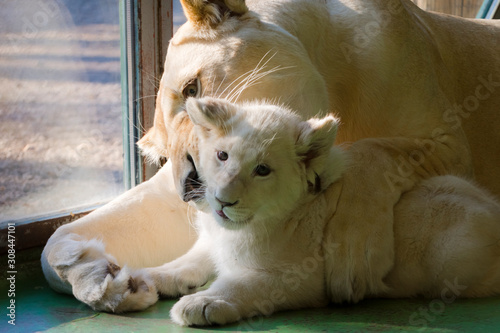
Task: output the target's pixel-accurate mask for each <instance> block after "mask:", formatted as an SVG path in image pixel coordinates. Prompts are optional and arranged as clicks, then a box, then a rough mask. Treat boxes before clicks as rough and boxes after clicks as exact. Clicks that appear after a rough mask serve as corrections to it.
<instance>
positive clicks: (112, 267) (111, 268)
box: [107, 262, 121, 279]
mask: <svg viewBox="0 0 500 333" xmlns="http://www.w3.org/2000/svg"><path fill="white" fill-rule="evenodd" d="M120 270H121V267H120V266H118V265H116V264H113V263H112V262H110V263H108V267H107V271H108V274H110V275H111V276H112V277H113V279H114V278H115V277H116V275H117V274H118V273H119V272H120Z"/></svg>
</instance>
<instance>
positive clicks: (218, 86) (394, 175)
mask: <svg viewBox="0 0 500 333" xmlns="http://www.w3.org/2000/svg"><path fill="white" fill-rule="evenodd" d="M182 4H183V7H184V10H185V13H186V16H187V18H188V22H187V23H186V24H185V25H183V26H182V27H181V28H180V29H179V31H178V32H177V33H176V35H175V36H174V38H173V39H172V41H171V43H170V45H169V50H168V55H167V59H166V63H165V73H164V75H163V77H162V80H161V83H160V89H159V92H158V97H157V108H156V116H155V126H154V128H153V129H151V130H150V131H149V132H148V133H147V134H146V136H145V137H144V138H143V139H142V140H141V146H142V148H143V150H144V151H145V152H146V153H147V154H148V155H149V156H151V157H152V158H153V159H154V158H157V157H159V156H166V157H168V158H169V161H168V163H167V165H166V166H164V167H163V168H162V170H160V172H159V173H158V174H157V175H156V176H155V177H153V178H152V179H151V180H150V181H148V182H146V183H144V184H142V185H140V186H138V187H136V188H134V189H132V190H131V191H129V192H127V193H126V194H124V195H123V196H121V197H119V198H117V199H116V200H115V201H113V202H112V203H110V204H108V205H106V206H105V207H103V208H102V209H99V210H97V211H96V212H94V213H92V214H90V215H89V216H87V217H85V218H83V219H81V220H79V221H78V222H76V223H72V224H70V225H66V226H64V227H62V228H60V229H59V230H57V231H56V233H55V234H54V235H53V237H52V238H51V239H50V240H49V242H48V244H47V246H46V248H45V250H44V253H43V257H42V264H43V268H44V272H45V275H46V277H47V280H48V281H49V283H50V284H51V286H53V287H54V288H55V289H57V290H60V291H64V292H69V293H73V294H74V295H75V296H76V297H77V298H78V299H80V300H81V301H83V302H85V303H87V304H89V305H91V306H92V307H94V308H95V309H103V310H107V311H120V310H121V311H124V310H131V309H141V308H144V307H146V306H147V305H149V304H151V303H152V302H154V301H155V300H156V298H155V297H153V296H150V297H149V298H148V301H145V302H138V301H130V302H129V301H127V300H129V299H135V298H136V299H141V300H142V299H146V298H147V297H143V296H141V295H140V294H141V292H144V293H146V294H147V295H151V294H152V293H151V292H150V290H149V287H148V286H150V284H149V283H147V282H146V283H138V282H137V281H136V279H135V276H134V273H133V272H134V271H133V270H128V269H123V266H124V265H128V267H131V268H139V267H149V266H156V265H160V264H162V263H165V262H168V261H171V260H173V259H175V258H177V257H178V256H180V255H182V254H183V253H185V252H186V251H187V250H188V249H189V248H190V247H191V245H192V244H193V242H194V240H195V239H196V232H195V231H193V229H192V228H191V226H190V224H189V222H188V220H189V219H188V217H187V216H188V208H187V207H188V206H187V205H186V204H185V203H184V202H183V200H181V199H179V195H180V198H182V199H184V200H186V201H189V200H191V203H193V204H194V206H195V207H197V206H198V205H203V203H204V202H205V201H204V199H203V191H202V190H200V188H199V182H198V180H197V170H196V165H197V164H198V163H199V159H198V158H199V157H198V146H197V139H196V137H195V136H194V134H193V131H192V127H193V125H192V123H191V122H190V120H189V117H188V116H187V114H186V112H185V101H186V98H187V97H190V96H197V97H200V96H217V97H222V98H225V99H228V100H231V101H244V100H252V99H263V98H266V99H268V100H270V101H277V102H279V103H283V104H286V105H287V106H288V107H289V108H290V109H293V110H295V111H296V112H298V113H299V114H300V115H301V117H303V119H309V118H310V117H312V116H314V115H315V114H317V113H318V112H320V113H325V112H330V111H332V112H335V113H336V114H338V115H339V117H340V119H341V121H342V124H343V125H342V127H341V128H340V129H339V132H338V135H337V143H344V144H345V145H346V146H347V145H348V144H350V143H351V142H356V141H358V140H360V139H363V138H372V139H366V140H362V141H360V142H359V143H356V144H355V145H353V146H352V147H351V152H350V154H351V159H353V162H352V163H351V166H350V169H349V172H346V174H345V175H344V176H343V179H344V181H347V182H349V184H351V186H350V187H349V188H345V189H344V190H343V192H342V197H341V200H340V201H339V202H338V203H337V206H336V216H337V217H338V221H342V222H339V223H344V224H343V225H342V226H341V227H340V228H341V229H342V230H345V233H344V234H343V235H344V237H345V238H344V239H343V240H342V242H338V244H339V249H338V251H339V253H341V255H339V256H337V259H336V260H337V264H338V265H339V266H341V267H350V269H348V270H346V271H344V272H342V273H343V274H337V275H336V276H335V278H332V294H333V295H332V297H337V299H338V300H346V301H353V302H355V301H357V300H359V299H361V298H363V297H365V296H366V295H370V294H373V293H374V292H375V291H376V290H380V289H381V288H384V286H385V282H384V278H385V277H386V276H387V274H388V272H389V271H390V269H391V267H392V266H393V264H394V261H395V260H396V259H395V257H394V243H393V242H391V241H390V240H389V239H387V238H386V235H390V234H392V232H393V224H392V221H393V216H392V214H393V210H394V209H393V208H394V205H396V203H397V202H398V201H399V200H400V198H401V195H402V193H404V192H405V191H408V190H410V189H412V188H413V186H414V185H415V184H416V183H419V182H420V181H421V180H422V179H426V178H429V177H432V176H436V175H446V174H455V175H463V176H469V177H472V176H473V175H474V177H475V179H476V181H477V182H478V183H479V184H480V185H482V186H484V187H486V188H488V189H489V190H490V191H491V192H493V193H494V194H496V195H498V194H500V136H499V135H498V134H497V132H498V130H497V129H498V128H500V112H499V109H500V93H499V92H500V60H499V56H498V55H499V54H500V27H499V24H498V22H485V21H475V20H466V19H460V18H454V17H450V16H446V15H440V14H435V13H426V12H424V11H422V10H420V9H418V8H417V7H416V6H415V5H414V4H413V3H411V1H409V0H350V1H348V0H345V1H334V0H331V1H319V0H318V1H310V0H307V1H306V0H276V1H267V0H254V1H248V2H247V3H245V2H244V1H242V0H225V1H222V0H217V1H202V0H185V1H182ZM382 238H383V239H385V240H386V241H384V242H382V241H381V240H382ZM397 241H399V240H396V242H397ZM355 245H356V246H355ZM415 274H417V273H416V272H415ZM165 278H167V277H165Z"/></svg>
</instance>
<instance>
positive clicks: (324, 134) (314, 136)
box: [296, 115, 344, 193]
mask: <svg viewBox="0 0 500 333" xmlns="http://www.w3.org/2000/svg"><path fill="white" fill-rule="evenodd" d="M338 124H339V121H338V119H337V118H335V117H334V116H332V115H328V116H326V117H325V118H322V119H318V118H313V119H309V120H308V121H305V122H302V123H300V125H299V134H298V137H297V143H296V152H297V156H299V157H300V158H301V160H302V162H303V163H304V164H305V166H306V172H307V181H308V183H309V185H310V187H311V191H312V192H315V193H317V192H320V191H322V190H323V189H325V188H326V187H327V186H328V185H330V184H331V183H332V182H333V181H335V180H336V179H338V178H339V177H340V175H341V174H342V172H343V171H344V158H343V156H342V152H341V151H340V150H339V149H338V148H336V147H334V146H333V143H334V142H335V137H336V135H337V129H338Z"/></svg>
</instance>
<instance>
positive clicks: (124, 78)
mask: <svg viewBox="0 0 500 333" xmlns="http://www.w3.org/2000/svg"><path fill="white" fill-rule="evenodd" d="M119 11H120V13H119V15H120V48H121V57H120V59H121V60H120V62H121V64H120V66H121V87H122V114H123V117H122V118H123V153H124V170H123V171H124V172H123V178H124V183H125V184H124V188H125V190H128V189H130V188H132V187H134V186H136V185H138V184H140V183H141V182H143V181H146V180H148V179H150V178H151V177H152V176H153V175H154V174H155V173H156V172H157V171H158V167H157V166H154V165H150V164H148V163H147V161H146V160H145V158H144V157H143V156H142V155H141V154H140V151H139V148H138V147H137V141H138V140H139V139H140V138H141V137H142V136H143V135H144V133H145V129H149V128H151V127H152V126H153V122H154V112H155V104H156V98H155V96H156V93H157V90H158V84H156V82H158V83H159V80H160V78H161V75H162V73H163V66H164V60H165V56H166V54H167V48H168V42H169V40H170V38H171V37H172V33H173V0H119ZM101 206H102V204H99V205H93V206H84V207H80V208H76V209H75V208H68V210H67V211H66V210H65V211H62V212H59V213H49V214H44V215H39V216H34V217H27V218H24V219H18V220H12V221H5V222H4V223H5V225H4V226H2V228H0V254H4V253H7V250H8V246H7V245H8V243H7V229H8V226H9V224H10V225H12V224H13V225H15V227H16V233H15V235H16V250H24V249H28V248H31V247H36V246H43V245H44V244H45V243H46V242H47V240H48V239H49V237H50V236H51V235H52V233H53V232H54V231H55V230H56V229H57V228H58V227H60V226H61V225H63V224H66V223H70V222H73V221H75V220H77V219H79V218H81V217H83V216H85V215H87V214H89V213H90V212H92V211H94V210H95V209H97V208H99V207H101Z"/></svg>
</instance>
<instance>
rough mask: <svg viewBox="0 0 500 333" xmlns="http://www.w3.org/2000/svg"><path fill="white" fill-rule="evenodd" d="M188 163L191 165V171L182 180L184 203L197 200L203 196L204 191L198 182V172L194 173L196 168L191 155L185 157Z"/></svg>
mask: <svg viewBox="0 0 500 333" xmlns="http://www.w3.org/2000/svg"><path fill="white" fill-rule="evenodd" d="M187 159H188V161H189V162H190V163H191V165H192V167H193V170H192V171H191V172H190V173H189V174H188V175H187V177H186V179H185V180H184V196H183V200H184V201H185V202H188V201H191V200H198V199H201V198H203V197H204V196H205V191H204V190H203V186H202V185H203V184H202V183H201V181H200V178H199V176H198V172H197V171H196V166H195V165H194V161H193V158H192V157H191V155H187Z"/></svg>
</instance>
